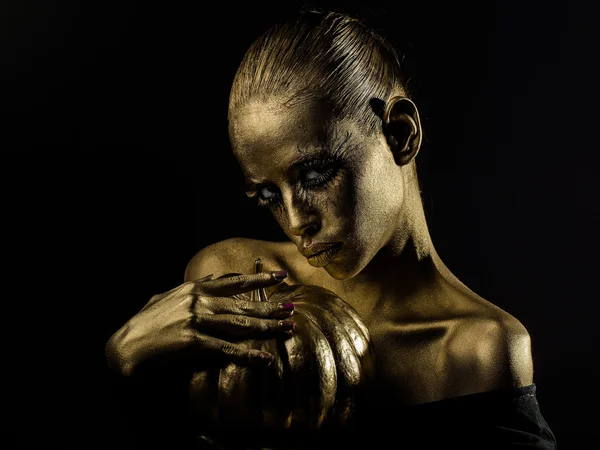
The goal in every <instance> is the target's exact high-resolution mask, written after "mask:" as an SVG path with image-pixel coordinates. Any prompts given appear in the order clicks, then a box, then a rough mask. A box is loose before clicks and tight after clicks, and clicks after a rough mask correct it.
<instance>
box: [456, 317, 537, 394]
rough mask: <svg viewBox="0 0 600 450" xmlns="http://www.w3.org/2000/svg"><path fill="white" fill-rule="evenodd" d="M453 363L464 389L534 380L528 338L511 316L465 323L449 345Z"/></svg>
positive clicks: (480, 389) (493, 388)
mask: <svg viewBox="0 0 600 450" xmlns="http://www.w3.org/2000/svg"><path fill="white" fill-rule="evenodd" d="M450 350H451V359H452V362H453V367H455V368H457V371H458V373H462V375H463V376H464V378H463V379H464V380H468V381H467V382H468V383H469V386H468V387H467V390H469V391H471V390H472V391H473V392H485V391H491V390H496V389H503V388H510V387H520V386H528V385H530V384H532V383H533V361H532V356H531V339H530V336H529V333H528V332H527V330H526V329H525V327H524V326H523V325H522V324H521V323H520V322H519V321H518V320H517V319H515V318H514V317H512V316H511V317H510V318H508V319H501V318H497V319H485V320H484V319H480V320H473V321H471V323H468V324H467V325H466V326H465V327H464V329H463V330H462V331H461V332H460V333H459V336H457V337H456V338H454V339H453V343H452V345H451V347H450Z"/></svg>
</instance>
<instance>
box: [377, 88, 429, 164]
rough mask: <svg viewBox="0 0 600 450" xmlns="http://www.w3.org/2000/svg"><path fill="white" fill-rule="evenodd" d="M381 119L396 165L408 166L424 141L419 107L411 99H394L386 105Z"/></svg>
mask: <svg viewBox="0 0 600 450" xmlns="http://www.w3.org/2000/svg"><path fill="white" fill-rule="evenodd" d="M381 119H382V123H383V134H384V135H385V138H386V140H387V142H388V145H389V146H390V150H391V151H392V153H393V155H394V160H395V161H396V164H398V165H399V166H403V165H406V164H408V163H409V162H411V161H412V160H413V159H414V158H415V156H417V153H419V149H420V148H421V141H422V139H423V134H422V130H421V120H420V119H419V111H418V110H417V106H416V105H415V104H414V103H413V102H412V100H410V99H409V98H406V97H393V98H392V99H390V101H389V102H388V103H387V104H386V105H385V109H384V111H383V115H382V118H381Z"/></svg>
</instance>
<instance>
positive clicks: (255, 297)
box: [250, 257, 268, 302]
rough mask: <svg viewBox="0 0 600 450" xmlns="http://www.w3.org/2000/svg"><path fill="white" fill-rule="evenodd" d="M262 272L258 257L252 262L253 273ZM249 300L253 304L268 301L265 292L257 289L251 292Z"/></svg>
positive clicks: (262, 289) (261, 264) (260, 261)
mask: <svg viewBox="0 0 600 450" xmlns="http://www.w3.org/2000/svg"><path fill="white" fill-rule="evenodd" d="M262 271H263V262H262V259H261V258H260V257H259V258H256V259H255V260H254V273H262ZM250 298H251V299H252V301H254V302H266V301H268V297H267V292H266V291H265V289H264V288H258V289H256V290H254V291H252V294H251V295H250Z"/></svg>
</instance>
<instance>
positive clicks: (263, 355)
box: [258, 352, 275, 366]
mask: <svg viewBox="0 0 600 450" xmlns="http://www.w3.org/2000/svg"><path fill="white" fill-rule="evenodd" d="M258 357H259V358H260V359H261V361H263V362H264V363H266V364H267V366H270V365H271V363H272V362H273V360H274V359H275V358H274V357H273V355H271V354H270V353H265V352H261V353H260V354H259V355H258Z"/></svg>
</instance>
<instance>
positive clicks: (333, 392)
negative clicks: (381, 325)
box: [188, 260, 374, 440]
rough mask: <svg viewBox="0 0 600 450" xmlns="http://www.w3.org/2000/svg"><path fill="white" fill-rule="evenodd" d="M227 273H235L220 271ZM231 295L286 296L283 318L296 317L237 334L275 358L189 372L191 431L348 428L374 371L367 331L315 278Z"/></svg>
mask: <svg viewBox="0 0 600 450" xmlns="http://www.w3.org/2000/svg"><path fill="white" fill-rule="evenodd" d="M258 261H259V260H257V263H256V268H257V269H256V271H257V272H259V271H261V266H260V263H259V262H258ZM231 275H237V274H227V275H224V276H231ZM235 297H237V298H240V299H245V300H254V301H261V300H262V301H270V302H278V303H279V302H282V303H285V302H293V303H294V304H295V310H294V313H293V315H292V316H291V317H289V318H287V319H285V320H291V321H293V322H295V323H296V327H295V331H294V332H293V333H292V334H290V335H284V336H277V337H273V338H267V339H246V340H241V341H237V343H238V344H241V345H244V346H246V347H247V348H253V349H258V350H261V351H265V352H269V353H271V354H272V355H273V356H274V357H275V360H274V361H273V363H272V364H271V365H270V366H268V367H266V368H256V367H245V366H241V365H237V364H233V363H229V364H226V365H225V366H221V367H214V368H208V369H204V370H200V371H198V372H195V373H194V374H193V376H192V377H191V381H190V383H189V389H188V392H189V400H190V407H191V411H192V414H193V418H194V422H195V423H198V424H199V428H198V433H199V434H206V433H205V432H206V430H213V433H217V434H218V433H220V434H221V439H223V436H225V439H227V436H229V437H232V436H236V432H238V433H237V434H238V435H240V436H241V435H243V436H246V437H248V438H249V436H250V435H252V436H254V437H256V438H257V439H259V440H261V439H263V437H265V436H271V437H276V436H280V437H282V438H283V439H286V440H287V438H286V437H290V436H301V435H302V436H304V437H306V436H308V435H313V434H315V433H314V432H317V434H318V433H319V432H321V431H322V430H325V431H334V432H337V431H339V430H343V429H346V428H348V427H349V426H350V425H351V424H352V422H353V418H354V417H355V415H356V411H357V409H358V408H360V404H361V400H360V398H361V394H362V393H364V392H365V389H366V388H367V386H368V384H369V382H370V380H371V379H372V377H373V372H374V351H373V347H372V345H371V342H370V338H369V332H368V330H367V327H366V326H365V324H364V323H363V321H362V320H361V318H360V317H359V315H358V313H357V312H356V311H355V310H354V309H353V308H352V307H351V306H350V305H349V304H348V303H346V302H345V301H343V300H342V299H340V298H339V297H338V296H337V295H336V294H334V293H333V292H331V291H329V290H327V289H325V288H322V287H320V286H312V285H291V286H290V285H287V284H285V283H284V284H281V285H279V287H278V288H277V289H276V290H275V291H274V292H273V293H272V294H271V296H270V298H268V299H267V296H266V293H265V292H264V290H262V289H261V290H259V291H254V292H252V293H250V294H244V295H236V296H235ZM219 430H220V431H219ZM208 433H210V431H208ZM212 436H215V434H212Z"/></svg>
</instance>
